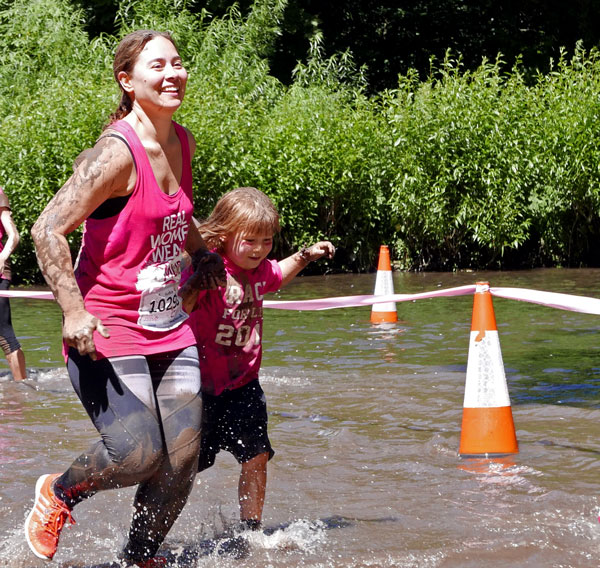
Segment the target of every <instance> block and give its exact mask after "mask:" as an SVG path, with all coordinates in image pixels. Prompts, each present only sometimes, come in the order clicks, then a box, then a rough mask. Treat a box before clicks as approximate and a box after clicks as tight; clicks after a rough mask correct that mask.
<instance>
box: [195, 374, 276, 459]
mask: <svg viewBox="0 0 600 568" xmlns="http://www.w3.org/2000/svg"><path fill="white" fill-rule="evenodd" d="M267 421H268V419H267V400H266V398H265V393H264V392H263V390H262V387H261V386H260V383H259V382H258V379H256V380H254V381H252V382H250V383H248V384H247V385H244V386H243V387H240V388H239V389H234V390H231V391H225V392H223V393H221V394H220V395H218V396H213V395H210V394H204V393H203V394H202V445H201V448H200V459H199V461H198V471H203V470H205V469H208V468H209V467H210V466H211V465H213V464H214V463H215V457H216V455H217V454H218V453H219V452H220V451H221V450H225V451H227V452H230V453H231V454H233V456H234V457H235V459H236V460H237V461H238V463H244V462H247V461H250V460H251V459H252V458H255V457H256V456H258V455H260V454H262V453H264V452H268V453H269V459H271V458H272V457H273V455H274V454H275V452H274V451H273V448H272V447H271V442H270V441H269V436H268V435H267Z"/></svg>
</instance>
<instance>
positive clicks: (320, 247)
mask: <svg viewBox="0 0 600 568" xmlns="http://www.w3.org/2000/svg"><path fill="white" fill-rule="evenodd" d="M298 254H299V255H300V256H301V257H302V258H303V259H304V260H306V261H307V262H313V261H314V260H318V259H319V258H322V257H324V256H325V257H327V258H333V255H334V254H335V247H334V246H333V245H332V244H331V243H330V242H329V241H320V242H318V243H315V244H314V245H311V246H309V247H306V248H303V249H302V250H301V251H300V252H299V253H298Z"/></svg>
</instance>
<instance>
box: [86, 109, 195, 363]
mask: <svg viewBox="0 0 600 568" xmlns="http://www.w3.org/2000/svg"><path fill="white" fill-rule="evenodd" d="M173 124H174V125H175V130H176V132H177V136H178V137H179V141H180V143H181V151H182V164H183V167H182V175H181V183H180V187H179V189H178V190H177V192H176V193H174V194H173V195H167V194H166V193H164V192H163V191H162V190H161V188H160V187H159V186H158V183H157V181H156V178H155V177H154V173H153V171H152V167H151V165H150V162H149V160H148V156H147V155H146V151H145V149H144V147H143V145H142V143H141V141H140V139H139V138H138V136H137V134H136V132H135V130H134V129H133V128H132V127H131V126H130V125H129V124H128V123H127V122H125V121H122V120H121V121H118V122H116V123H114V124H112V125H111V129H113V130H116V131H118V132H119V133H121V134H122V135H123V137H124V138H125V139H126V140H127V142H128V144H129V147H130V149H131V152H132V155H133V159H134V161H135V167H136V172H137V180H136V183H135V187H134V189H133V192H132V193H131V196H130V198H129V200H128V201H127V203H126V205H125V207H124V208H123V209H122V210H121V211H120V212H119V213H117V214H115V215H113V216H111V217H108V218H104V219H94V218H91V217H90V218H88V219H86V221H85V225H84V234H83V241H82V245H81V250H80V252H79V258H78V261H77V266H76V270H75V276H76V279H77V283H78V284H79V288H80V290H81V293H82V295H83V298H84V302H85V306H86V309H87V310H88V311H89V312H90V313H92V314H93V315H95V316H96V317H98V318H99V319H100V320H101V321H102V323H103V324H104V326H105V327H107V328H108V331H109V333H110V338H109V339H105V338H104V337H102V336H101V335H100V334H99V333H97V332H96V333H94V341H95V343H96V349H97V352H98V357H99V358H102V357H117V356H122V355H149V354H152V353H161V352H165V351H172V350H175V349H182V348H184V347H188V346H190V345H193V344H194V343H195V340H194V335H193V333H192V331H191V329H190V327H189V325H188V322H187V321H186V319H187V315H186V313H185V312H184V311H183V309H182V306H181V299H180V298H179V296H178V295H177V290H178V286H179V280H180V276H181V259H182V252H183V250H184V245H185V241H186V237H187V233H188V228H189V224H190V220H191V216H192V210H193V206H192V171H191V159H190V149H189V144H188V139H187V134H186V132H185V130H184V129H183V128H182V127H181V126H179V125H178V124H176V123H173Z"/></svg>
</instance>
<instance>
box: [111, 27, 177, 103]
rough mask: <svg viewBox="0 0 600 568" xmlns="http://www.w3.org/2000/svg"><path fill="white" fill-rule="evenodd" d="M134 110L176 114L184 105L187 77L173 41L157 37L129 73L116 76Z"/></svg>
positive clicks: (148, 44)
mask: <svg viewBox="0 0 600 568" xmlns="http://www.w3.org/2000/svg"><path fill="white" fill-rule="evenodd" d="M117 78H118V80H119V83H120V84H121V87H122V88H123V90H124V91H125V92H127V93H128V95H129V97H130V98H131V100H132V101H133V104H134V106H135V105H138V106H141V107H142V108H144V109H145V111H146V112H149V111H150V112H151V111H152V110H154V111H161V110H167V111H169V112H171V113H173V112H175V111H176V110H177V109H178V108H179V107H180V106H181V102H182V101H183V97H184V94H185V86H186V83H187V78H188V74H187V71H186V70H185V67H184V66H183V64H182V62H181V57H180V56H179V52H178V51H177V49H176V47H175V46H174V45H173V43H172V42H171V41H169V40H168V39H167V38H165V37H162V36H157V37H155V38H153V39H151V40H150V41H148V42H147V43H146V45H145V46H144V48H143V49H142V51H141V52H140V54H139V56H138V58H137V59H136V61H135V65H134V66H133V69H132V70H131V72H130V73H128V72H126V71H120V72H119V74H118V76H117Z"/></svg>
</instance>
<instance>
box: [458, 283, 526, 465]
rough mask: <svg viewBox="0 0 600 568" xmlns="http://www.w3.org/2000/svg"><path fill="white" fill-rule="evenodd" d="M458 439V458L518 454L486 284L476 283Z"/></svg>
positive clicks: (497, 338) (498, 341)
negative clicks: (460, 427)
mask: <svg viewBox="0 0 600 568" xmlns="http://www.w3.org/2000/svg"><path fill="white" fill-rule="evenodd" d="M463 406H464V408H463V418H462V429H461V436H460V448H459V450H458V453H459V455H460V456H461V457H481V456H485V457H494V456H500V455H506V454H516V453H518V452H519V446H518V444H517V437H516V434H515V425H514V423H513V417H512V410H511V406H510V398H509V396H508V387H507V385H506V375H505V374H504V364H503V362H502V353H501V351H500V338H499V337H498V329H497V328H496V317H495V315H494V306H493V304H492V295H491V294H490V285H489V283H488V282H477V285H476V288H475V295H474V297H473V320H472V324H471V340H470V343H469V356H468V360H467V379H466V383H465V399H464V405H463Z"/></svg>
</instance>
